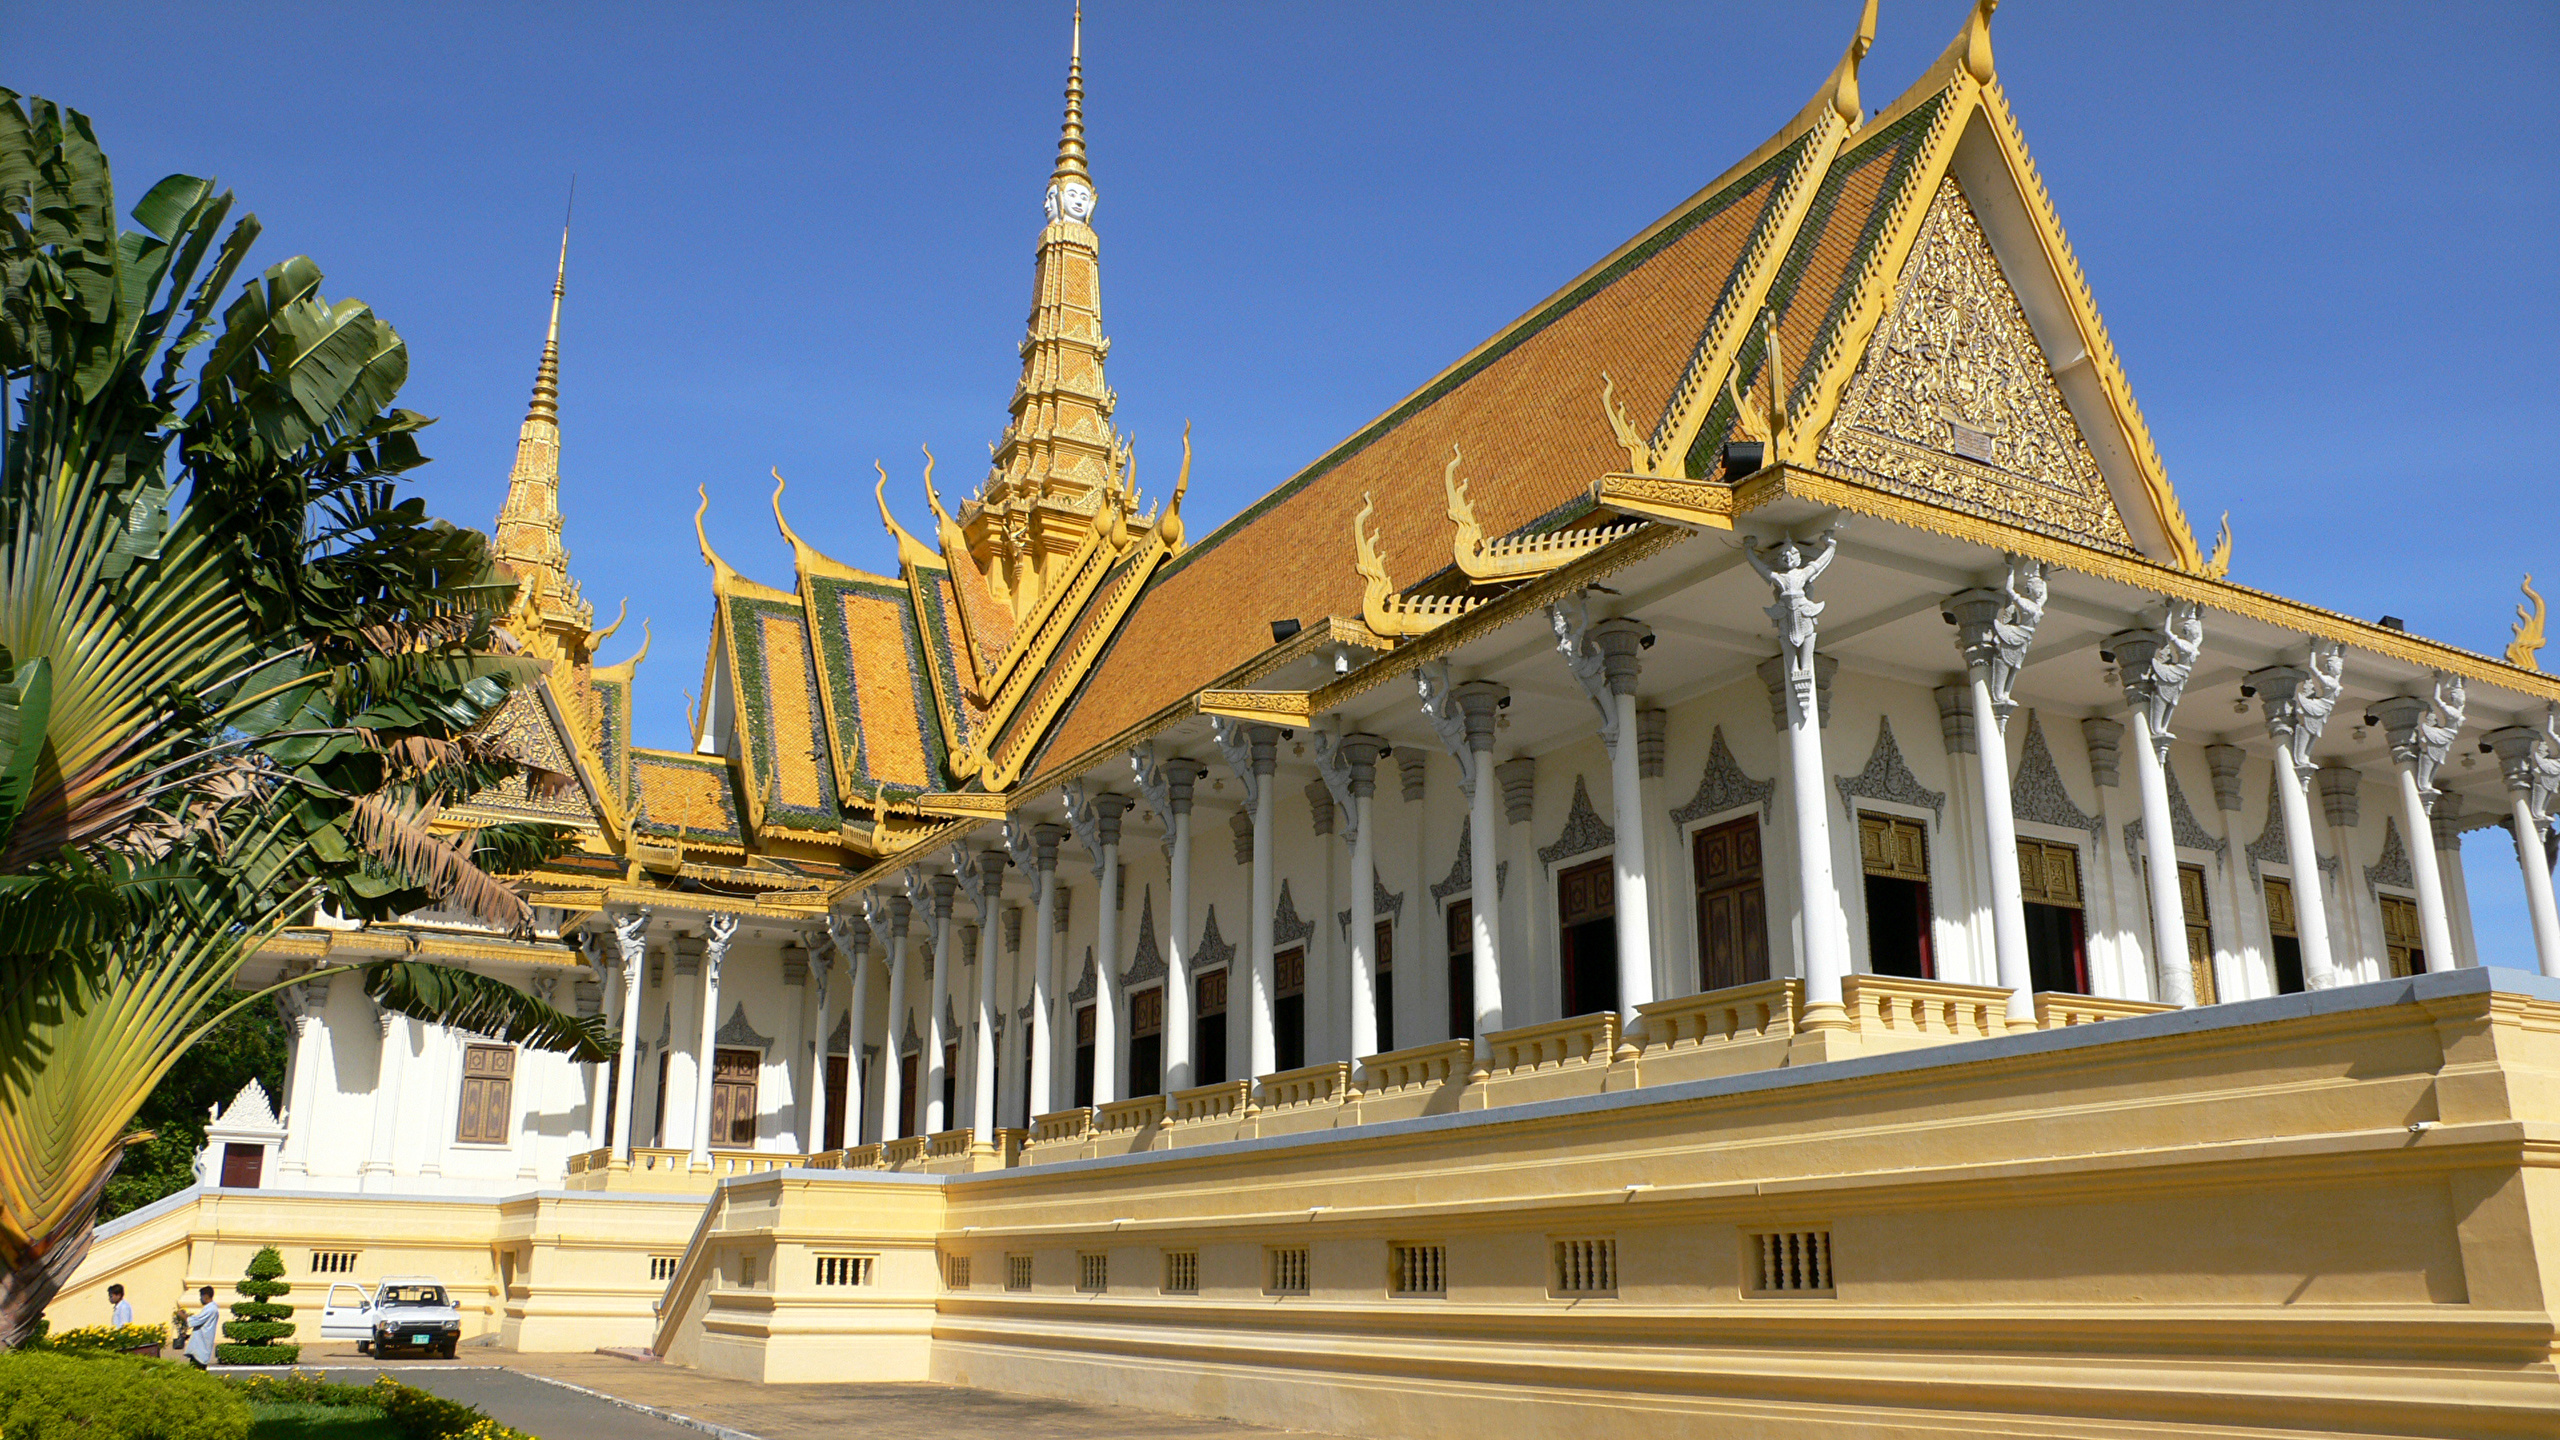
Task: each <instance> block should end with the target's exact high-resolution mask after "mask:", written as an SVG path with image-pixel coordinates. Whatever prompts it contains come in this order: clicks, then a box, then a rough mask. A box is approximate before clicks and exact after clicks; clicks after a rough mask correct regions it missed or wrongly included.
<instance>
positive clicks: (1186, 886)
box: [1164, 756, 1208, 1095]
mask: <svg viewBox="0 0 2560 1440" xmlns="http://www.w3.org/2000/svg"><path fill="white" fill-rule="evenodd" d="M1207 768H1208V767H1206V766H1204V765H1202V764H1201V763H1200V762H1199V761H1197V760H1191V759H1186V758H1184V757H1181V756H1176V757H1174V758H1173V759H1170V760H1167V761H1165V762H1164V778H1165V793H1166V803H1167V804H1168V806H1169V807H1170V808H1171V809H1172V811H1173V850H1172V853H1171V855H1170V857H1169V858H1168V859H1167V862H1166V864H1167V866H1168V868H1169V871H1170V874H1169V876H1168V878H1167V881H1166V885H1165V888H1166V889H1167V890H1168V891H1169V892H1170V894H1169V895H1168V896H1167V898H1166V901H1165V945H1164V970H1165V973H1164V1091H1165V1093H1166V1094H1168V1095H1170V1094H1172V1093H1173V1092H1174V1091H1176V1090H1188V1089H1190V1088H1191V1084H1192V1080H1191V1028H1192V1025H1193V1023H1194V1022H1193V1020H1192V1015H1191V1005H1192V998H1193V997H1192V994H1191V789H1192V787H1193V786H1194V785H1196V784H1198V783H1199V781H1200V777H1201V776H1202V775H1203V774H1205V773H1206V772H1207Z"/></svg>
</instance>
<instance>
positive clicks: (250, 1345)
mask: <svg viewBox="0 0 2560 1440" xmlns="http://www.w3.org/2000/svg"><path fill="white" fill-rule="evenodd" d="M283 1273H284V1257H283V1256H282V1255H279V1254H277V1253H276V1247H274V1246H273V1245H269V1246H267V1247H266V1248H265V1249H263V1250H260V1251H259V1252H258V1253H257V1254H256V1255H254V1256H251V1257H250V1259H249V1273H248V1277H247V1278H246V1279H244V1280H242V1281H241V1282H240V1283H239V1284H238V1285H237V1286H234V1287H233V1288H234V1289H236V1290H238V1291H239V1292H240V1295H241V1297H242V1298H241V1299H240V1300H239V1302H238V1303H236V1304H234V1305H233V1306H232V1307H231V1318H230V1319H228V1320H225V1321H223V1322H222V1333H223V1335H224V1336H226V1337H227V1338H229V1339H231V1340H232V1341H234V1342H236V1343H234V1344H230V1345H216V1346H215V1347H213V1358H214V1359H215V1360H217V1361H219V1362H221V1363H222V1364H225V1365H290V1364H292V1363H293V1362H294V1361H296V1360H298V1359H300V1358H301V1357H302V1347H301V1346H299V1345H293V1344H278V1343H276V1342H278V1341H290V1340H292V1338H293V1318H292V1317H293V1307H292V1306H290V1305H277V1304H273V1303H271V1302H272V1301H273V1300H274V1298H275V1297H276V1296H278V1295H282V1294H284V1293H285V1292H286V1291H288V1290H291V1289H292V1288H293V1287H292V1286H291V1285H288V1284H286V1283H285V1282H284V1281H282V1280H279V1279H277V1278H276V1277H277V1276H279V1275H282V1274H283Z"/></svg>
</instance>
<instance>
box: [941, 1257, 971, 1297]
mask: <svg viewBox="0 0 2560 1440" xmlns="http://www.w3.org/2000/svg"><path fill="white" fill-rule="evenodd" d="M942 1280H943V1283H944V1284H946V1285H948V1286H950V1287H951V1288H952V1289H954V1290H966V1289H968V1288H969V1257H968V1256H966V1255H946V1256H944V1257H943V1260H942Z"/></svg>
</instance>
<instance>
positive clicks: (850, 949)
mask: <svg viewBox="0 0 2560 1440" xmlns="http://www.w3.org/2000/svg"><path fill="white" fill-rule="evenodd" d="M827 939H828V941H829V943H831V944H833V945H834V946H835V950H836V953H837V954H839V955H842V956H843V957H844V961H845V965H846V967H847V969H848V970H850V968H851V967H853V966H856V965H859V964H861V963H862V958H863V956H864V955H866V954H868V953H869V952H870V950H871V922H870V921H869V920H867V919H865V918H863V917H862V916H859V915H833V914H831V915H829V916H828V917H827Z"/></svg>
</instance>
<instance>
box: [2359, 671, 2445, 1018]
mask: <svg viewBox="0 0 2560 1440" xmlns="http://www.w3.org/2000/svg"><path fill="white" fill-rule="evenodd" d="M2463 707H2464V697H2463V683H2462V677H2460V676H2458V675H2448V674H2445V673H2443V672H2441V671H2439V672H2438V673H2437V675H2436V685H2435V694H2434V698H2433V702H2432V703H2430V702H2429V701H2427V700H2421V699H2419V698H2418V697H2416V696H2414V695H2394V696H2392V697H2390V698H2389V699H2386V700H2381V701H2377V702H2376V703H2375V704H2374V706H2373V708H2372V709H2371V710H2370V711H2369V712H2368V713H2367V714H2366V716H2365V723H2367V724H2379V725H2381V726H2382V727H2383V730H2384V732H2385V733H2386V734H2388V735H2389V737H2390V740H2391V760H2392V764H2393V766H2394V768H2396V769H2397V770H2398V771H2399V778H2400V828H2401V831H2402V833H2403V834H2405V835H2406V836H2407V837H2408V846H2409V869H2410V872H2411V874H2412V875H2413V877H2414V878H2415V879H2416V880H2417V882H2418V883H2417V890H2418V933H2419V934H2420V936H2421V937H2422V938H2423V939H2424V941H2425V943H2426V948H2427V968H2428V969H2429V970H2450V969H2452V968H2453V967H2454V962H2455V957H2456V955H2457V953H2458V952H2457V951H2456V950H2455V949H2454V944H2453V919H2452V911H2451V910H2450V909H2449V908H2448V907H2447V906H2446V904H2445V893H2444V872H2443V871H2442V870H2440V869H2438V868H2437V865H2436V847H2435V843H2434V841H2435V825H2434V822H2433V821H2431V820H2430V819H2428V817H2427V796H2428V794H2429V793H2430V792H2431V791H2432V790H2433V789H2434V787H2435V775H2436V767H2437V766H2439V765H2442V764H2443V763H2444V757H2445V751H2446V750H2447V749H2448V748H2449V747H2450V746H2451V745H2452V744H2453V737H2454V736H2455V735H2457V734H2459V733H2460V732H2461V730H2462V712H2463Z"/></svg>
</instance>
